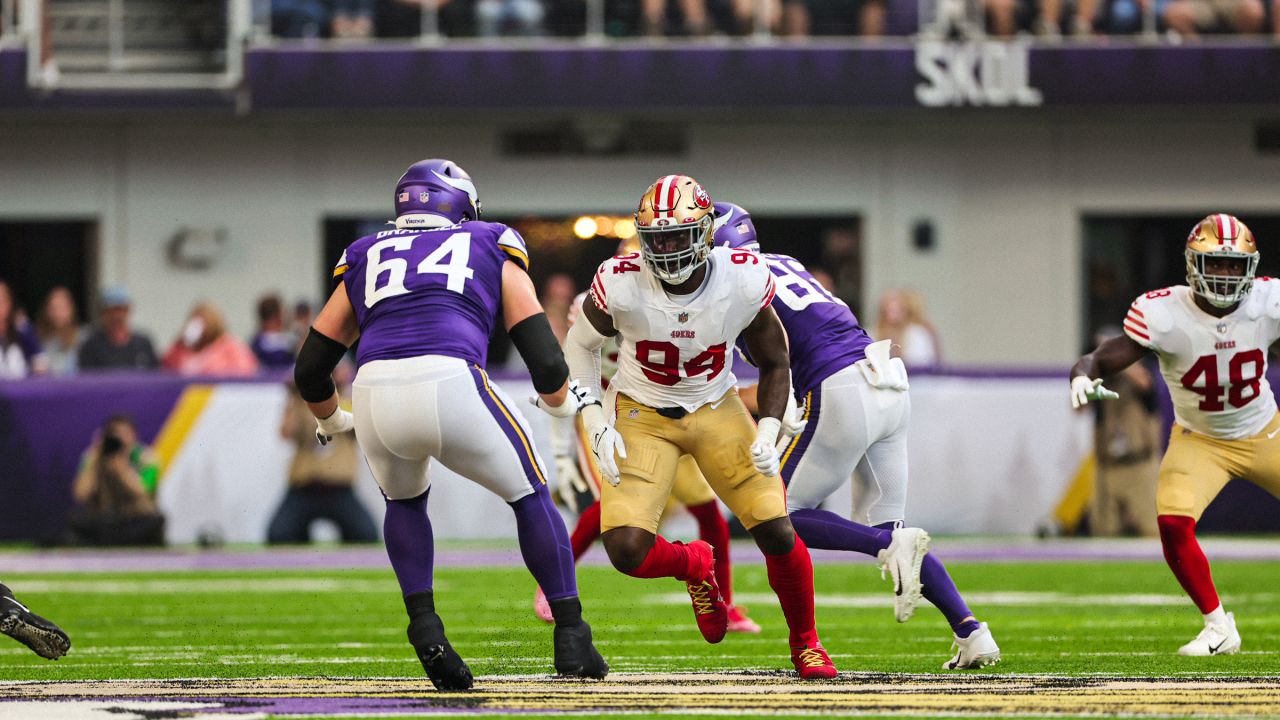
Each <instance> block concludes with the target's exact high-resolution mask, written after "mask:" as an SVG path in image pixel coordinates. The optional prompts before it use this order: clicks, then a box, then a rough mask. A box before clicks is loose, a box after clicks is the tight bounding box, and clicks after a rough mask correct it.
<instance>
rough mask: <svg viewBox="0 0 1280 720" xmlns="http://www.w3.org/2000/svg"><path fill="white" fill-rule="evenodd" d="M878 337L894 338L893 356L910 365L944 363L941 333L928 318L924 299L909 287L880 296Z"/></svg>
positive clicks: (933, 365)
mask: <svg viewBox="0 0 1280 720" xmlns="http://www.w3.org/2000/svg"><path fill="white" fill-rule="evenodd" d="M875 336H876V337H877V338H880V339H885V338H888V339H890V340H892V341H893V354H894V357H900V358H902V361H903V362H904V363H906V364H907V366H908V367H935V366H937V365H939V364H941V362H942V352H941V349H940V345H939V343H938V333H937V331H936V330H934V329H933V325H932V324H931V323H930V322H929V321H928V319H926V318H925V314H924V299H923V298H921V297H920V295H919V293H915V292H911V291H909V290H890V291H889V292H886V293H885V294H884V295H882V296H881V297H880V315H879V318H878V320H877V323H876V332H875Z"/></svg>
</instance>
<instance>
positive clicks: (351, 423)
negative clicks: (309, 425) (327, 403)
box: [316, 408, 356, 445]
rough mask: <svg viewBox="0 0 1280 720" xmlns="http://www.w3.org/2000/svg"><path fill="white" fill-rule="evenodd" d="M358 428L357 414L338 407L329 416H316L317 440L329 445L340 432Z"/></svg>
mask: <svg viewBox="0 0 1280 720" xmlns="http://www.w3.org/2000/svg"><path fill="white" fill-rule="evenodd" d="M355 428H356V416H355V415H352V414H351V413H349V412H347V411H346V410H343V409H342V408H338V409H337V410H334V411H333V414H332V415H330V416H329V417H327V418H316V442H318V443H320V444H321V445H328V444H329V442H330V441H331V440H333V436H334V435H337V434H338V433H344V432H351V431H352V430H354V429H355Z"/></svg>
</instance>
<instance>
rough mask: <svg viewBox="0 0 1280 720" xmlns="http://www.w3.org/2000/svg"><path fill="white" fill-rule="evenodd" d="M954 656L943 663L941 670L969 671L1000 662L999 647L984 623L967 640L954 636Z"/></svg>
mask: <svg viewBox="0 0 1280 720" xmlns="http://www.w3.org/2000/svg"><path fill="white" fill-rule="evenodd" d="M952 647H954V648H955V649H956V654H955V656H954V657H952V658H951V659H950V660H948V661H947V662H945V663H943V665H942V669H943V670H969V669H972V668H980V667H986V666H988V665H995V664H996V663H998V662H1000V646H999V645H996V639H995V638H993V637H991V630H990V628H988V627H987V624H986V623H981V624H980V625H978V629H977V630H974V631H973V633H971V634H970V635H969V637H967V638H962V637H960V636H958V635H957V636H955V645H953V646H952Z"/></svg>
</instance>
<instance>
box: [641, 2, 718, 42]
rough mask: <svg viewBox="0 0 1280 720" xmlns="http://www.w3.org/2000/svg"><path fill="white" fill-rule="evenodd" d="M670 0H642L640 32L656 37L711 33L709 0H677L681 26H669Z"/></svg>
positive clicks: (693, 35)
mask: <svg viewBox="0 0 1280 720" xmlns="http://www.w3.org/2000/svg"><path fill="white" fill-rule="evenodd" d="M667 2H668V0H641V4H640V34H642V35H646V36H650V37H655V36H660V35H688V36H692V37H700V36H703V35H708V34H710V33H711V29H712V28H711V19H710V16H709V14H708V13H707V0H676V2H677V5H678V6H679V10H680V16H681V22H682V24H681V26H680V27H679V28H670V27H668V26H667V16H668V9H667Z"/></svg>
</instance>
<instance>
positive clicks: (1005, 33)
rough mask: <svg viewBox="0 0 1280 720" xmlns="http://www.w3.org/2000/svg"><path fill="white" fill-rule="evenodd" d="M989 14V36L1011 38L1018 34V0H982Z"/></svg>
mask: <svg viewBox="0 0 1280 720" xmlns="http://www.w3.org/2000/svg"><path fill="white" fill-rule="evenodd" d="M982 7H983V9H984V10H986V13H987V34H988V35H994V36H995V37H1002V38H1010V37H1013V36H1014V34H1016V33H1017V32H1018V0H982Z"/></svg>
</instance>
